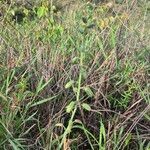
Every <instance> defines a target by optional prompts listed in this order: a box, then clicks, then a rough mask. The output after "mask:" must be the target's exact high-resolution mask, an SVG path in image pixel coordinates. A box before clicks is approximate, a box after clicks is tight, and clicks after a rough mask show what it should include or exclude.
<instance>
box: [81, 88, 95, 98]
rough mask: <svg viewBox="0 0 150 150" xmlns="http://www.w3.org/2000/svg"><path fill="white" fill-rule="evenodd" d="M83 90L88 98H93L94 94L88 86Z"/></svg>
mask: <svg viewBox="0 0 150 150" xmlns="http://www.w3.org/2000/svg"><path fill="white" fill-rule="evenodd" d="M83 90H84V91H85V92H86V94H87V95H88V96H89V97H93V96H94V93H93V92H92V90H91V89H90V87H88V86H86V87H83Z"/></svg>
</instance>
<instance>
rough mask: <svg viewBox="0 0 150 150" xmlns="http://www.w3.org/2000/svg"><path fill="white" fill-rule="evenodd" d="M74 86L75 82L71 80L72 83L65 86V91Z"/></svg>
mask: <svg viewBox="0 0 150 150" xmlns="http://www.w3.org/2000/svg"><path fill="white" fill-rule="evenodd" d="M73 84H74V81H73V80H70V81H69V82H68V83H67V84H66V85H65V89H68V88H70V87H71V86H72V85H73Z"/></svg>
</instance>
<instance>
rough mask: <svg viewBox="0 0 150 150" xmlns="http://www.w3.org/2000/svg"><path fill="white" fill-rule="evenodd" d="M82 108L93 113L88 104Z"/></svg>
mask: <svg viewBox="0 0 150 150" xmlns="http://www.w3.org/2000/svg"><path fill="white" fill-rule="evenodd" d="M82 107H83V108H84V109H85V110H87V111H91V107H90V105H89V104H87V103H83V104H82Z"/></svg>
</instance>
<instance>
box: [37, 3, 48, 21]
mask: <svg viewBox="0 0 150 150" xmlns="http://www.w3.org/2000/svg"><path fill="white" fill-rule="evenodd" d="M47 11H48V8H47V7H44V6H41V7H39V8H38V10H37V16H38V17H39V18H41V17H43V16H45V15H46V13H47Z"/></svg>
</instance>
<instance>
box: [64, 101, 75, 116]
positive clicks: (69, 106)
mask: <svg viewBox="0 0 150 150" xmlns="http://www.w3.org/2000/svg"><path fill="white" fill-rule="evenodd" d="M74 106H75V101H72V102H70V104H69V105H68V106H67V107H66V112H67V113H70V112H71V111H72V110H73V109H74Z"/></svg>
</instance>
